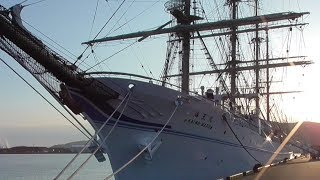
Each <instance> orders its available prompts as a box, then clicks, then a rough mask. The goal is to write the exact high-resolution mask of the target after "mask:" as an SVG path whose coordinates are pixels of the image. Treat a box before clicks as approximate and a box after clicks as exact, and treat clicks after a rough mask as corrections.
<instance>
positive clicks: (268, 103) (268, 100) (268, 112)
mask: <svg viewBox="0 0 320 180" xmlns="http://www.w3.org/2000/svg"><path fill="white" fill-rule="evenodd" d="M266 43H267V47H266V51H267V54H266V64H267V73H266V74H267V121H270V84H269V31H268V29H267V30H266Z"/></svg>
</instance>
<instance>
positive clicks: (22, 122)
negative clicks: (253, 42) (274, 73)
mask: <svg viewBox="0 0 320 180" xmlns="http://www.w3.org/2000/svg"><path fill="white" fill-rule="evenodd" d="M19 2H21V1H15V0H2V1H1V2H0V4H2V5H3V6H5V7H10V6H12V5H14V4H15V3H19ZM33 2H36V1H35V0H29V1H27V2H26V3H25V4H28V3H33ZM96 2H97V1H92V0H83V1H79V0H68V1H65V0H45V1H43V2H41V3H38V4H35V5H31V6H28V7H26V8H25V9H24V10H23V12H22V17H23V19H24V20H25V22H27V23H29V24H31V25H32V26H33V27H36V28H37V29H39V30H40V31H41V32H42V33H44V34H46V35H47V36H49V37H50V38H51V39H54V41H55V42H58V43H59V44H61V45H63V47H65V48H66V49H68V50H69V51H70V52H72V53H73V54H74V55H75V56H78V55H80V54H81V52H82V51H83V50H84V48H85V46H83V45H81V42H83V41H86V40H89V39H91V38H92V37H93V36H94V35H95V34H96V33H97V32H98V30H99V29H100V27H102V25H103V24H104V23H105V22H106V20H107V19H108V18H109V17H110V16H111V14H112V13H113V10H114V9H115V8H116V6H117V5H118V4H119V3H116V2H115V1H110V3H106V2H105V1H99V6H98V11H97V12H98V13H97V16H96V21H95V25H94V26H93V29H92V31H91V24H92V21H93V16H94V12H95V6H96ZM130 2H132V1H128V3H127V4H128V5H127V6H126V8H127V7H129V5H130ZM268 2H270V4H273V6H272V8H271V9H273V10H281V9H282V10H283V9H284V10H287V9H289V8H294V10H301V11H309V12H310V13H311V14H310V15H308V16H307V17H306V22H308V23H310V25H308V26H307V27H306V28H305V30H304V31H305V32H304V38H305V42H306V55H307V56H309V59H310V60H312V61H314V62H315V64H314V65H313V66H311V67H307V68H306V69H305V71H303V72H302V71H301V72H299V73H300V74H302V75H303V78H302V80H299V82H300V81H302V82H301V85H300V86H299V88H300V89H301V90H304V92H303V93H300V94H299V95H292V96H291V97H290V98H287V99H286V100H285V101H283V102H279V103H281V104H282V107H283V109H284V111H285V112H286V113H287V114H288V115H289V116H291V117H292V118H293V119H295V120H308V121H318V122H320V118H319V117H320V111H319V110H318V107H319V106H318V104H319V102H320V98H319V95H318V94H319V93H318V91H319V89H320V85H319V83H317V82H318V79H319V77H320V65H319V63H320V55H319V53H318V51H319V48H318V47H319V45H318V44H319V42H320V36H319V35H318V32H319V30H320V23H319V22H318V19H319V18H320V12H319V9H318V8H319V7H320V2H319V1H318V0H303V1H302V0H300V1H299V0H283V1H279V0H272V1H268ZM272 2H274V3H272ZM164 3H165V1H147V2H146V1H144V3H143V5H141V6H139V1H137V3H136V4H138V5H136V6H134V9H135V10H134V11H130V12H128V14H127V18H130V17H133V16H134V15H136V14H138V13H139V12H142V11H143V9H147V11H145V12H143V13H142V14H141V15H140V16H138V18H136V19H134V20H133V21H132V22H131V23H130V24H131V25H128V26H125V28H124V31H126V32H134V31H139V30H146V29H150V28H154V27H157V26H159V24H164V23H166V22H167V21H168V20H169V15H168V13H166V12H165V10H164V6H163V4H164ZM264 6H269V4H264ZM126 8H123V11H125V9H126ZM130 13H132V14H130ZM126 20H128V19H126ZM109 24H111V25H110V26H109V25H108V26H107V27H106V29H108V28H109V29H110V28H111V27H112V24H115V22H112V21H110V23H109ZM28 29H30V31H32V32H34V33H35V34H37V35H39V33H37V32H36V31H35V30H33V29H31V28H30V27H28ZM90 32H91V33H90ZM116 33H121V31H120V32H119V31H118V32H116ZM90 34H91V35H90ZM102 34H106V31H104V32H103V33H102ZM151 40H152V41H158V42H159V46H157V47H153V46H152V44H151ZM165 40H166V36H160V37H152V38H149V39H147V40H146V41H145V44H144V45H139V46H136V47H134V49H133V51H132V52H134V53H131V54H130V53H128V52H123V53H121V54H120V55H117V56H115V57H113V58H111V59H110V60H108V61H107V62H106V63H105V66H107V68H111V69H112V70H113V71H124V72H131V73H137V74H142V75H149V76H150V73H149V72H148V71H149V69H150V70H151V71H152V74H153V75H154V76H155V77H158V74H159V73H160V71H161V68H159V67H162V63H163V62H164V58H165V53H162V54H159V52H165V48H166V42H165ZM121 43H126V42H121ZM116 46H117V44H112V46H111V45H106V46H105V49H104V48H99V50H97V51H100V53H99V54H104V55H105V56H106V57H108V56H109V55H111V54H112V53H113V52H115V49H116V48H114V47H116ZM145 49H147V51H144V50H145ZM104 51H105V52H104ZM69 56H72V55H69ZM0 57H1V58H2V59H5V61H6V62H7V63H8V64H10V65H11V66H12V67H13V68H14V69H16V70H17V71H18V72H19V73H20V74H21V75H22V76H23V77H24V78H26V79H27V80H28V82H30V83H31V84H32V85H33V86H35V87H36V89H37V90H39V91H40V92H41V93H42V94H44V95H45V96H46V97H47V98H48V99H49V100H50V101H51V102H54V100H53V98H51V97H50V95H49V94H48V93H47V92H46V91H45V90H44V89H43V88H42V87H41V86H40V85H39V84H38V83H37V82H36V81H35V80H34V79H33V78H32V77H31V75H30V74H28V73H27V72H26V71H25V70H23V69H22V68H20V67H19V66H18V65H17V63H15V62H14V60H12V59H11V58H10V57H8V56H7V55H5V54H4V53H3V52H0ZM99 58H103V57H99ZM72 59H75V58H74V57H73V58H72ZM71 61H72V62H73V60H71ZM91 61H93V62H91V63H94V59H92V60H91ZM89 63H90V62H89ZM141 64H143V65H144V67H145V69H146V71H147V72H145V70H143V69H142V68H141ZM0 82H1V86H0V87H1V90H0V92H1V93H0V144H1V143H3V142H4V141H8V143H9V145H10V146H16V145H43V146H50V145H54V144H59V143H67V142H70V141H76V140H83V139H85V137H84V136H83V135H81V133H79V132H78V131H77V130H76V129H75V128H74V127H72V126H71V125H70V123H68V122H67V121H66V120H65V119H64V118H63V117H62V116H61V115H60V114H59V113H58V112H56V111H55V110H54V109H53V108H52V107H51V106H50V105H49V104H48V103H46V102H45V101H44V100H43V99H42V98H41V97H40V96H39V95H37V94H36V93H35V92H34V91H33V90H32V89H31V88H30V87H28V86H27V85H26V84H25V83H24V82H23V81H22V80H21V79H19V77H17V76H16V75H15V74H14V73H13V72H12V71H11V70H9V69H8V68H7V67H6V66H5V65H4V64H3V63H1V62H0ZM294 83H296V82H293V84H294ZM54 104H55V105H56V106H57V107H59V105H58V104H57V103H54ZM60 109H61V108H60Z"/></svg>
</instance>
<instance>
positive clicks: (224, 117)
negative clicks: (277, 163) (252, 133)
mask: <svg viewBox="0 0 320 180" xmlns="http://www.w3.org/2000/svg"><path fill="white" fill-rule="evenodd" d="M222 119H223V120H224V121H225V122H226V123H227V125H228V127H229V129H230V130H231V132H232V134H233V135H234V137H235V138H236V139H237V140H238V142H239V143H240V145H241V146H242V147H243V149H244V150H245V151H247V153H248V154H249V155H250V156H251V157H252V158H253V159H254V160H255V161H257V162H258V163H260V164H262V163H261V162H260V161H259V160H257V159H256V158H255V157H254V156H253V155H252V154H251V153H250V152H249V151H248V150H247V148H246V147H245V146H244V145H243V144H242V142H241V141H240V139H239V138H238V136H237V134H236V133H235V132H234V131H233V129H232V127H231V126H230V124H229V122H228V120H227V118H226V116H225V115H224V114H223V115H222Z"/></svg>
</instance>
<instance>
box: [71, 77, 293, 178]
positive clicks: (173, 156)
mask: <svg viewBox="0 0 320 180" xmlns="http://www.w3.org/2000/svg"><path fill="white" fill-rule="evenodd" d="M101 81H102V82H104V83H105V84H106V85H108V86H109V87H112V88H113V89H115V90H117V91H118V92H120V94H122V97H124V96H125V94H126V93H127V87H128V85H129V84H135V87H134V90H133V94H132V98H131V100H130V101H129V104H128V107H127V109H126V110H125V112H124V116H122V117H121V118H120V121H119V123H118V125H117V127H116V128H115V129H114V131H113V132H112V133H111V136H110V137H109V138H108V140H107V142H106V144H105V149H106V151H107V153H108V155H109V159H110V162H111V165H112V167H113V170H114V171H115V170H117V169H118V168H120V167H121V166H123V165H124V164H125V163H127V162H128V161H129V160H131V159H132V158H133V157H134V156H135V155H136V154H137V153H139V151H141V149H143V148H144V147H145V146H146V145H147V144H148V143H149V142H150V141H151V139H153V137H155V135H156V133H157V131H158V130H160V129H161V128H162V127H163V126H164V124H165V122H166V121H167V120H168V118H169V116H170V115H171V113H172V112H173V110H174V108H175V100H176V98H177V97H178V96H183V99H184V101H183V102H184V103H183V105H182V106H181V107H179V108H178V110H177V112H176V113H175V114H174V116H173V118H172V120H171V121H170V123H169V124H168V126H167V127H166V128H165V129H164V131H163V132H162V133H161V134H160V136H159V137H158V138H157V139H156V140H155V141H154V142H153V144H152V147H154V148H153V149H152V148H151V149H152V150H150V149H149V151H148V150H146V151H145V152H144V153H143V154H142V155H141V156H140V157H139V158H137V159H136V160H135V161H134V162H133V163H132V164H130V165H129V166H128V167H126V168H125V169H124V170H123V171H121V172H120V173H119V174H118V175H117V176H116V179H215V178H223V177H226V176H229V175H232V174H235V173H239V172H243V171H246V170H250V169H252V168H253V166H254V165H255V164H258V163H262V164H265V163H266V162H267V161H268V160H269V158H270V157H271V156H272V155H273V153H274V152H275V151H276V149H277V148H278V146H279V145H280V144H279V142H275V141H271V142H270V141H267V140H266V138H265V137H266V135H259V133H258V130H257V127H256V126H255V125H254V124H255V123H254V122H251V123H252V124H251V123H249V122H250V121H249V120H245V119H243V118H237V117H235V116H234V115H231V114H230V113H227V112H226V111H224V110H222V109H221V106H217V105H214V102H212V101H209V100H206V99H204V98H195V97H192V96H188V95H183V94H181V93H180V92H177V91H174V90H171V89H168V88H164V87H161V86H157V85H154V84H152V83H145V82H139V81H133V80H126V79H108V78H106V79H104V80H101ZM72 95H73V97H74V98H75V99H76V101H78V103H80V104H81V105H82V107H83V108H84V112H85V113H84V114H85V115H86V117H87V119H88V120H89V122H90V123H91V124H92V125H93V127H94V128H95V129H96V130H97V129H99V128H100V126H101V125H102V124H103V123H104V122H105V120H107V118H108V117H109V116H108V114H106V113H103V111H104V112H106V111H108V110H105V109H104V110H101V109H99V108H97V107H95V105H93V104H91V103H90V102H89V101H88V100H86V99H85V98H83V97H82V96H81V95H79V94H77V93H74V92H73V93H72ZM120 101H121V100H120V99H119V100H112V101H108V104H109V105H110V106H111V107H112V108H111V109H112V110H113V109H115V108H116V107H117V106H118V104H119V103H120ZM109 111H110V112H112V111H111V110H109ZM222 116H225V117H226V118H227V121H228V123H227V122H226V121H225V120H224V118H223V117H222ZM115 121H116V119H115V118H112V119H111V120H110V121H109V123H108V124H107V126H106V127H105V128H104V129H103V131H102V132H101V133H100V134H99V136H100V138H101V139H103V138H104V137H105V136H106V135H107V134H108V133H109V131H110V129H111V128H112V126H113V124H114V122H115ZM228 124H229V125H230V127H231V128H232V130H233V131H234V133H233V132H232V131H231V129H230V127H229V126H228ZM235 135H236V136H237V137H238V139H237V138H236V137H235ZM239 141H241V143H242V144H243V145H244V147H245V148H244V147H243V146H242V145H241V144H240V142H239ZM246 150H247V151H248V152H247V151H246ZM290 155H291V153H290V152H289V149H288V148H284V149H283V150H282V151H281V153H280V154H279V155H278V156H277V158H276V160H275V161H280V160H283V159H285V158H289V157H290ZM252 156H253V157H254V158H253V157H252Z"/></svg>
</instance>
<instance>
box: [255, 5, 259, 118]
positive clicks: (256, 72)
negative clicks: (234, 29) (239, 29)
mask: <svg viewBox="0 0 320 180" xmlns="http://www.w3.org/2000/svg"><path fill="white" fill-rule="evenodd" d="M258 5H259V4H258V0H255V16H256V17H257V16H258ZM258 28H259V24H256V32H255V34H256V37H255V57H256V63H255V66H256V68H255V75H256V76H255V77H256V86H255V92H256V94H257V96H256V98H255V100H256V112H255V114H256V116H257V117H258V118H259V112H260V103H259V101H260V100H259V50H260V38H259V31H258Z"/></svg>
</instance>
